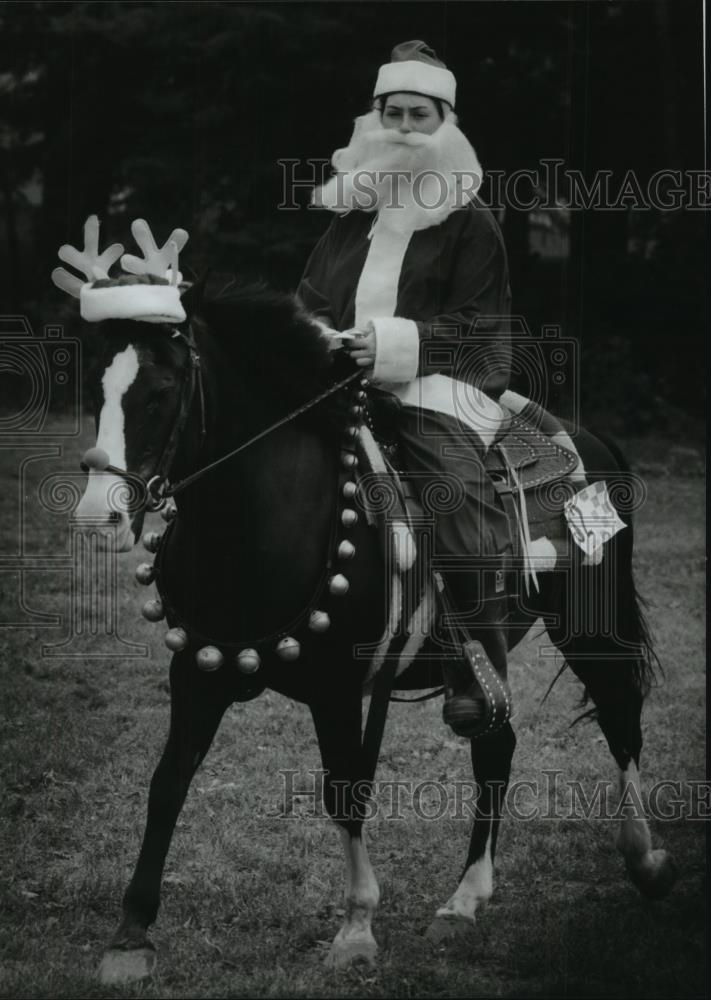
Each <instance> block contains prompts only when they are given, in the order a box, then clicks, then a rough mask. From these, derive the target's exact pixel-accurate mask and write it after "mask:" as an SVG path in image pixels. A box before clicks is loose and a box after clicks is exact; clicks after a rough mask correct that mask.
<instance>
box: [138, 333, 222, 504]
mask: <svg viewBox="0 0 711 1000" xmlns="http://www.w3.org/2000/svg"><path fill="white" fill-rule="evenodd" d="M172 336H173V337H180V338H181V340H183V341H184V342H185V344H186V346H187V348H188V371H187V377H186V378H184V379H183V390H182V392H181V394H180V407H179V409H178V415H177V417H176V419H175V423H174V424H173V429H172V430H171V432H170V435H169V437H168V440H167V441H166V443H165V446H164V448H163V451H162V453H161V456H160V458H159V459H158V462H157V464H156V468H155V472H154V473H153V475H152V476H151V478H150V479H148V480H147V481H145V480H143V479H141V481H142V483H143V486H144V490H145V492H144V496H145V502H144V507H145V509H146V510H148V511H157V510H161V508H162V507H164V506H165V504H166V502H167V500H168V497H169V496H170V495H171V493H170V492H169V491H170V489H171V488H170V485H169V481H168V474H169V472H170V469H171V466H172V464H173V461H174V459H175V455H176V452H177V450H178V444H179V442H180V438H181V435H182V433H183V431H184V430H185V427H186V425H187V422H188V417H189V415H190V410H191V408H192V405H193V399H194V397H195V392H196V390H197V395H198V400H199V402H200V445H199V452H202V450H203V448H204V446H205V441H206V439H207V415H206V409H205V386H204V382H203V373H202V365H201V362H200V354H199V353H198V349H197V344H196V343H195V335H194V333H193V327H192V323H190V324H188V330H187V333H184V332H183V331H182V330H178V329H174V330H173V333H172ZM121 474H122V475H127V476H129V475H131V473H128V472H126V473H121ZM139 478H140V477H139Z"/></svg>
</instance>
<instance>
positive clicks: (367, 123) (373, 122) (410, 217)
mask: <svg viewBox="0 0 711 1000" xmlns="http://www.w3.org/2000/svg"><path fill="white" fill-rule="evenodd" d="M331 162H332V164H333V167H334V169H335V170H336V174H335V176H333V177H332V178H331V179H330V180H329V181H328V182H327V183H326V184H324V185H323V187H320V188H316V189H315V191H314V193H313V196H312V204H314V205H317V206H319V207H321V208H327V209H329V210H330V211H332V212H337V213H338V214H345V213H346V212H350V211H351V210H352V209H354V208H355V209H361V210H363V211H366V212H376V211H377V212H378V213H379V214H380V219H381V221H382V222H384V223H385V224H386V225H390V226H391V227H392V228H395V229H399V230H402V229H408V230H414V229H426V228H428V227H429V226H434V225H437V224H438V223H440V222H442V221H443V220H444V219H445V218H446V217H447V216H448V215H449V214H450V213H451V212H453V211H454V210H455V209H457V208H462V207H463V206H464V205H466V204H467V203H468V202H469V201H470V200H471V199H472V198H473V197H474V195H475V194H476V191H477V190H478V188H479V186H480V184H481V178H482V169H481V166H480V164H479V160H478V158H477V155H476V153H475V152H474V149H473V148H472V146H471V145H470V143H469V140H468V139H467V138H466V136H465V135H464V133H463V132H461V131H460V129H459V128H458V127H457V125H456V124H455V119H454V115H453V114H451V112H450V113H449V114H448V115H447V117H446V118H445V121H444V122H443V123H442V124H441V125H440V127H439V128H438V129H437V131H436V132H434V133H432V134H431V135H426V134H425V133H423V132H408V133H405V134H403V133H400V132H398V131H397V130H396V129H385V128H383V127H382V124H381V122H380V115H379V113H378V112H377V111H371V112H370V113H369V114H367V115H363V116H361V117H360V118H356V121H355V128H354V130H353V135H352V136H351V141H350V143H349V144H348V146H346V147H345V148H344V149H337V150H336V152H335V153H334V154H333V157H332V159H331Z"/></svg>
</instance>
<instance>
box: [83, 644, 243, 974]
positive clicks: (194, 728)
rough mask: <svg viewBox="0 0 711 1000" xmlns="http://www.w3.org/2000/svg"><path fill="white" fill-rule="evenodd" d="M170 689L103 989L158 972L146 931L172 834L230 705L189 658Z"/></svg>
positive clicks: (180, 663) (173, 673)
mask: <svg viewBox="0 0 711 1000" xmlns="http://www.w3.org/2000/svg"><path fill="white" fill-rule="evenodd" d="M170 686H171V709H170V731H169V734H168V741H167V743H166V746H165V749H164V751H163V755H162V757H161V759H160V762H159V764H158V766H157V768H156V769H155V772H154V774H153V778H152V780H151V785H150V792H149V796H148V817H147V822H146V829H145V833H144V836H143V844H142V846H141V851H140V854H139V857H138V862H137V864H136V868H135V871H134V874H133V878H132V879H131V881H130V883H129V886H128V888H127V890H126V892H125V894H124V898H123V919H122V921H121V923H120V925H119V927H118V929H117V931H116V933H115V934H114V936H113V938H112V940H111V943H110V945H109V948H108V950H107V951H106V952H105V953H104V956H103V958H102V961H101V965H100V967H99V978H100V980H101V982H102V983H103V984H104V985H115V984H117V983H125V982H130V981H132V980H137V979H144V978H146V977H147V976H149V975H151V973H152V972H153V970H154V968H155V964H156V957H155V949H154V947H153V945H152V943H151V942H150V940H149V939H148V935H147V933H146V931H147V929H148V927H149V926H150V924H152V923H153V922H154V921H155V919H156V916H157V913H158V907H159V905H160V883H161V878H162V875H163V867H164V865H165V859H166V855H167V853H168V848H169V847H170V841H171V838H172V836H173V830H174V829H175V824H176V821H177V819H178V815H179V814H180V810H181V808H182V806H183V802H184V801H185V797H186V795H187V792H188V788H189V785H190V781H191V780H192V777H193V775H194V774H195V771H196V770H197V768H198V766H199V765H200V763H201V762H202V760H203V759H204V757H205V755H206V754H207V751H208V750H209V748H210V744H211V743H212V739H213V737H214V735H215V733H216V731H217V727H218V725H219V724H220V720H221V718H222V716H223V714H224V712H225V709H226V708H227V705H228V704H229V698H228V697H226V695H225V692H224V689H223V688H222V685H221V684H220V680H219V679H218V677H216V676H215V675H205V674H198V672H197V671H196V670H195V668H194V666H193V665H192V664H191V663H190V662H189V661H188V659H187V658H186V656H185V654H180V653H179V654H176V655H175V656H174V657H173V660H172V663H171V668H170Z"/></svg>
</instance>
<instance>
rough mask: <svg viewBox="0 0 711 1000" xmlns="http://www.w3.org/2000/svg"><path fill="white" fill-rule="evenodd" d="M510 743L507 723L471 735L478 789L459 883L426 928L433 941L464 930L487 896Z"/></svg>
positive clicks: (491, 885) (508, 771)
mask: <svg viewBox="0 0 711 1000" xmlns="http://www.w3.org/2000/svg"><path fill="white" fill-rule="evenodd" d="M515 747H516V737H515V735H514V731H513V729H512V728H511V723H507V724H506V725H505V726H503V727H502V728H501V729H500V730H499V731H498V732H496V733H494V734H492V735H491V736H485V737H482V738H479V739H477V738H475V739H473V740H471V755H472V767H473V769H474V778H475V780H476V784H477V788H478V793H479V794H478V797H477V800H476V803H475V808H474V825H473V827H472V833H471V840H470V843H469V853H468V855H467V861H466V864H465V866H464V872H463V874H462V877H461V879H460V881H459V885H458V886H457V889H456V890H455V892H454V895H452V896H451V897H450V898H449V899H448V900H447V902H446V903H445V904H444V906H440V908H439V909H438V910H437V913H436V915H435V918H434V920H433V921H432V923H431V924H430V926H429V927H428V928H427V932H426V933H427V937H428V938H429V940H430V941H433V942H434V943H435V944H438V943H439V942H441V941H442V940H444V939H445V938H447V937H452V936H454V935H458V934H461V933H465V934H466V933H469V932H470V931H471V929H472V928H473V926H474V924H475V921H476V912H477V910H478V909H479V908H480V907H483V906H485V905H486V903H487V902H488V901H489V899H490V898H491V896H492V893H493V891H494V854H495V851H496V840H497V837H498V833H499V825H500V823H501V810H502V806H503V802H504V797H505V795H506V789H507V787H508V783H509V776H510V774H511V760H512V758H513V752H514V749H515Z"/></svg>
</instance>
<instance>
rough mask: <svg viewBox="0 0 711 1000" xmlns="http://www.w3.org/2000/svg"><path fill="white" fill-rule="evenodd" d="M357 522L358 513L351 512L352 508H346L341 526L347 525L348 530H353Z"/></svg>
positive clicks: (342, 512) (342, 513)
mask: <svg viewBox="0 0 711 1000" xmlns="http://www.w3.org/2000/svg"><path fill="white" fill-rule="evenodd" d="M357 520H358V512H357V511H355V510H351V509H350V507H346V508H344V510H342V511H341V524H343V525H345V527H346V528H352V527H353V525H354V524H355V523H356V521H357Z"/></svg>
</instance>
